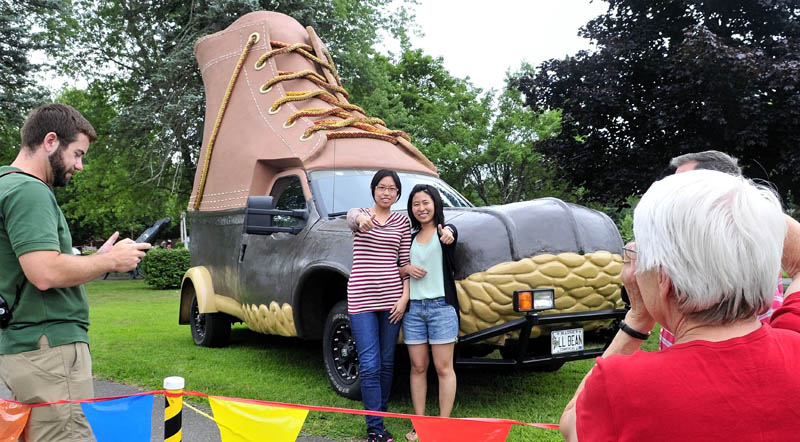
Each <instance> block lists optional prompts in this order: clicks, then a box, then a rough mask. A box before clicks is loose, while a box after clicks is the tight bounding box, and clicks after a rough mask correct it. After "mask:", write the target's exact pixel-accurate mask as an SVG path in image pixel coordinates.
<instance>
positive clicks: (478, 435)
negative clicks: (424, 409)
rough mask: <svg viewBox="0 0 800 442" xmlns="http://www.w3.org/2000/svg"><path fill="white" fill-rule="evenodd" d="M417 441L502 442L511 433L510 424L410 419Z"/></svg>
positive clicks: (429, 418)
mask: <svg viewBox="0 0 800 442" xmlns="http://www.w3.org/2000/svg"><path fill="white" fill-rule="evenodd" d="M411 423H412V424H413V425H414V430H415V431H416V432H417V436H419V440H424V441H425V442H461V441H465V440H480V441H484V442H503V441H505V440H506V438H508V432H509V431H511V425H513V424H512V423H511V422H509V421H506V420H502V419H477V418H475V419H449V418H437V417H426V416H415V417H412V418H411Z"/></svg>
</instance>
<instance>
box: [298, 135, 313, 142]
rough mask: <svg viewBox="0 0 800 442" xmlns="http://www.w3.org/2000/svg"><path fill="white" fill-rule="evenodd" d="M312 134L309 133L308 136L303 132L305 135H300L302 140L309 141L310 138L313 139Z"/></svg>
mask: <svg viewBox="0 0 800 442" xmlns="http://www.w3.org/2000/svg"><path fill="white" fill-rule="evenodd" d="M312 136H313V135H309V136H307V137H306V135H305V134H303V135H301V136H300V141H308V140H310V139H311V137H312Z"/></svg>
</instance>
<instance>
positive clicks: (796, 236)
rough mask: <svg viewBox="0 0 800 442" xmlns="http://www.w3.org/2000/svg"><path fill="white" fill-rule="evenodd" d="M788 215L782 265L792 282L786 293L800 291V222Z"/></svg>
mask: <svg viewBox="0 0 800 442" xmlns="http://www.w3.org/2000/svg"><path fill="white" fill-rule="evenodd" d="M784 216H785V217H786V238H785V239H784V240H783V257H782V258H781V266H782V267H783V269H784V270H786V273H788V274H789V277H790V278H792V283H791V284H789V287H788V288H787V289H786V294H787V295H791V294H792V293H795V292H798V291H800V223H798V222H797V220H795V219H794V218H792V217H791V216H789V215H784Z"/></svg>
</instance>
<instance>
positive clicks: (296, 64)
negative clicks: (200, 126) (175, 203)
mask: <svg viewBox="0 0 800 442" xmlns="http://www.w3.org/2000/svg"><path fill="white" fill-rule="evenodd" d="M251 39H252V40H251ZM256 39H257V40H256ZM248 40H251V42H252V41H254V42H255V43H254V44H252V43H251V44H250V45H249V46H250V47H249V49H247V50H246V49H245V48H246V47H247V46H248ZM304 53H305V55H304ZM195 54H196V56H197V62H198V65H199V67H200V71H201V74H202V77H203V83H204V85H205V92H206V116H205V129H204V133H203V146H202V149H201V151H200V157H199V159H198V165H197V173H196V175H195V182H194V188H193V190H192V197H191V199H190V201H189V208H190V209H193V208H195V205H196V200H197V199H198V196H199V193H200V192H199V190H200V187H201V183H202V196H201V197H200V204H199V210H202V211H215V210H227V209H234V208H240V207H244V206H245V204H246V202H247V197H248V196H250V195H264V194H265V193H266V192H267V190H268V189H267V186H268V185H269V183H270V182H271V179H272V177H273V176H274V175H275V174H276V173H279V172H280V171H281V170H284V169H288V168H293V167H300V168H303V169H305V170H306V171H313V170H320V169H380V168H387V169H394V170H404V171H410V172H420V173H424V174H428V175H434V176H435V175H436V168H435V167H434V166H433V164H431V163H430V161H428V159H427V158H425V156H424V155H422V153H420V152H419V150H417V149H416V148H415V147H414V146H413V145H411V143H410V142H409V141H407V139H406V138H404V136H405V135H404V134H403V133H402V132H399V131H391V130H389V129H387V128H386V127H385V126H383V125H381V124H380V123H377V122H376V121H375V119H366V118H365V115H364V114H363V113H361V112H360V111H359V109H358V108H357V107H355V106H353V105H351V104H350V103H349V102H348V101H347V97H346V91H344V89H343V88H341V85H340V84H339V79H338V74H337V73H336V71H335V67H333V64H332V62H331V61H330V56H329V55H328V54H327V49H325V47H324V46H323V44H322V42H321V41H320V40H319V38H317V37H316V34H314V31H313V30H312V29H311V28H307V29H306V28H303V27H302V26H301V25H300V24H299V23H297V21H295V20H294V19H293V18H291V17H289V16H287V15H284V14H280V13H276V12H253V13H250V14H247V15H245V16H243V17H241V18H240V19H238V20H236V21H235V22H234V23H233V24H231V25H230V26H229V27H228V28H227V29H225V30H223V31H220V32H217V33H216V34H212V35H209V36H206V37H203V38H201V39H200V40H198V41H197V43H196V44H195ZM240 59H241V60H243V62H242V65H241V69H240V71H239V73H238V76H236V77H235V78H234V81H233V85H232V88H230V87H229V83H230V82H231V79H232V77H233V76H234V72H235V70H236V66H237V63H239V61H240ZM309 71H310V72H309ZM312 73H313V74H312ZM294 77H297V78H294ZM271 80H274V81H271ZM228 89H230V96H229V98H228V100H227V105H226V106H225V110H224V114H223V115H222V118H221V119H220V121H219V124H218V129H217V133H216V137H215V140H214V143H213V149H212V150H211V154H210V156H209V155H208V152H209V141H210V139H211V134H212V132H213V129H214V127H215V122H217V120H218V116H219V113H220V106H221V105H222V104H223V101H224V98H225V94H226V90H228ZM314 94H316V96H312V95H314ZM315 122H316V126H315ZM338 126H343V127H338ZM351 137H354V138H351ZM204 174H205V176H204Z"/></svg>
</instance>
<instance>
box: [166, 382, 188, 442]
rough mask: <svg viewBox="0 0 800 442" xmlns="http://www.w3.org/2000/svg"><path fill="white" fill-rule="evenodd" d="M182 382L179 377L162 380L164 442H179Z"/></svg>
mask: <svg viewBox="0 0 800 442" xmlns="http://www.w3.org/2000/svg"><path fill="white" fill-rule="evenodd" d="M183 386H184V380H183V378H182V377H180V376H170V377H168V378H164V390H166V391H167V394H165V395H164V442H181V411H182V410H183Z"/></svg>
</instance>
